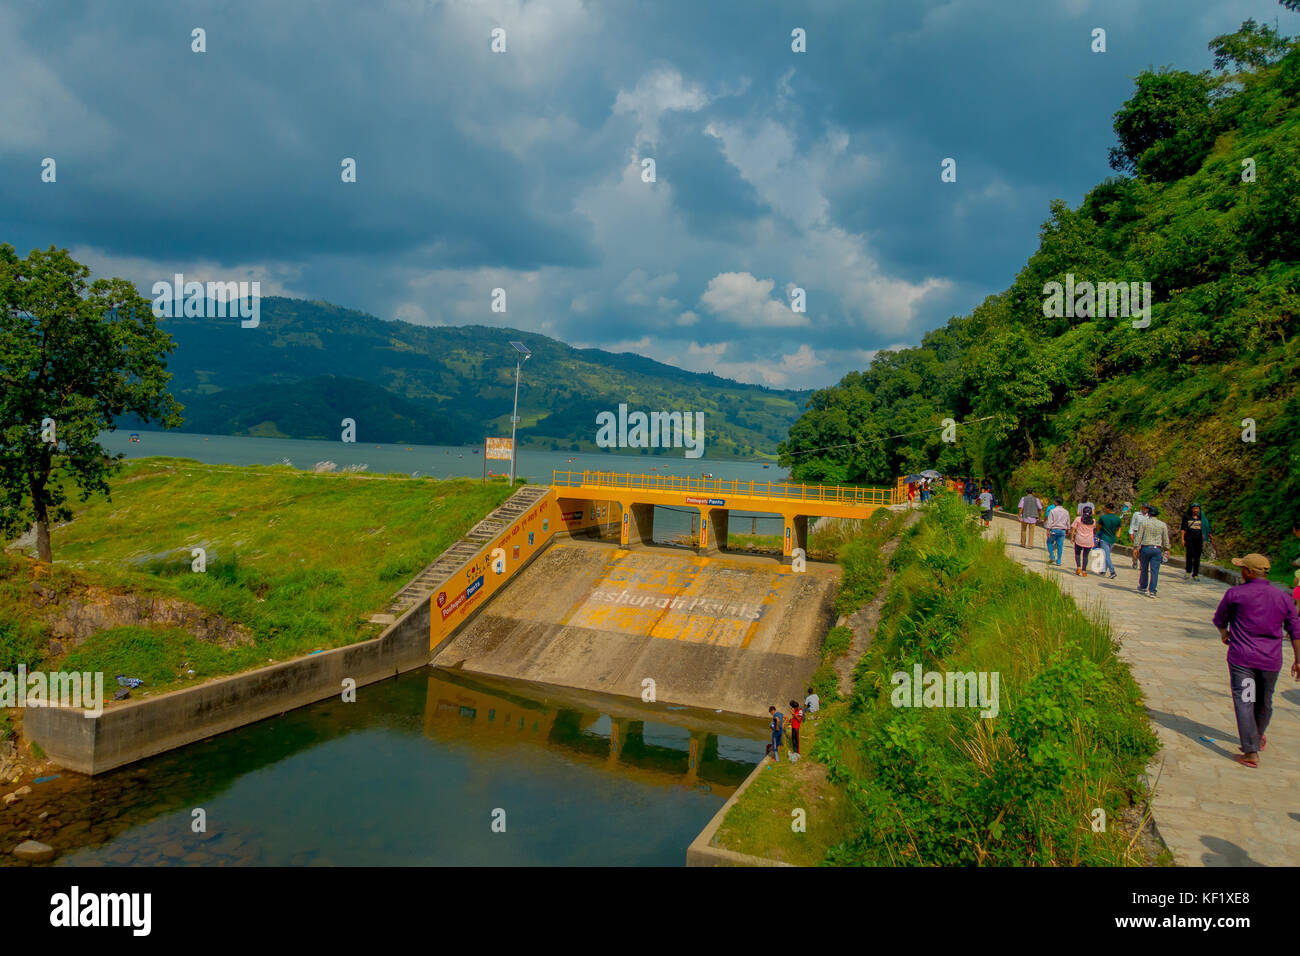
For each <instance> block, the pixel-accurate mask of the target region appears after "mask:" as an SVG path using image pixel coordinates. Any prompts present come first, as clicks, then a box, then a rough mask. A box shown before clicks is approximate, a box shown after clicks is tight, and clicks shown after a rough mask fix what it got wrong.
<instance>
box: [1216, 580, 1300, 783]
mask: <svg viewBox="0 0 1300 956" xmlns="http://www.w3.org/2000/svg"><path fill="white" fill-rule="evenodd" d="M1232 563H1233V564H1235V565H1236V566H1237V567H1239V568H1241V583H1240V584H1238V585H1235V586H1234V587H1230V588H1228V591H1227V593H1226V594H1224V595H1223V599H1222V600H1221V601H1219V607H1218V609H1217V610H1215V612H1214V626H1215V627H1217V628H1218V629H1219V637H1220V638H1222V640H1223V643H1224V644H1227V645H1228V680H1229V683H1230V685H1231V687H1232V706H1233V709H1234V710H1235V711H1236V713H1237V736H1238V737H1239V738H1240V740H1241V754H1240V755H1239V756H1238V757H1236V758H1235V759H1236V761H1237V762H1238V763H1240V764H1242V765H1243V766H1246V767H1258V766H1259V755H1260V751H1262V750H1263V749H1264V748H1265V747H1266V746H1267V745H1268V738H1267V737H1266V736H1265V731H1267V730H1268V723H1269V720H1270V718H1272V716H1273V689H1274V687H1276V686H1277V678H1278V674H1279V673H1281V670H1282V640H1283V637H1282V632H1283V630H1285V631H1286V633H1287V634H1288V635H1289V636H1290V638H1291V676H1292V677H1293V678H1295V679H1296V680H1298V681H1300V613H1298V612H1297V611H1296V607H1295V604H1294V603H1293V602H1291V601H1289V600H1287V596H1286V592H1285V591H1283V590H1281V589H1280V588H1275V587H1273V585H1272V584H1271V583H1270V582H1269V580H1268V572H1269V570H1270V568H1271V567H1272V565H1270V563H1269V560H1268V558H1266V557H1264V556H1263V555H1262V554H1248V555H1246V556H1245V557H1244V558H1233V559H1232Z"/></svg>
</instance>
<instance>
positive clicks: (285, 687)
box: [23, 599, 429, 774]
mask: <svg viewBox="0 0 1300 956" xmlns="http://www.w3.org/2000/svg"><path fill="white" fill-rule="evenodd" d="M428 662H429V601H428V599H425V600H423V601H421V602H420V603H419V604H417V605H416V606H415V607H413V608H411V610H409V611H408V612H407V613H406V614H404V615H403V616H402V617H401V618H400V619H399V620H397V621H396V622H394V623H393V624H392V625H391V626H389V628H388V629H387V630H386V631H384V633H383V634H381V635H380V636H379V637H377V638H373V639H372V640H369V641H363V642H361V643H359V644H349V645H348V646H346V647H337V648H333V649H331V650H327V651H322V652H321V653H319V654H311V655H308V656H306V657H299V658H295V659H294V660H291V661H284V662H282V663H278V664H271V665H268V666H266V667H260V668H258V669H257V670H255V671H248V672H246V673H243V674H235V675H233V676H231V677H221V678H217V679H215V680H212V681H209V682H207V683H205V684H200V685H198V686H196V687H187V688H185V689H184V690H177V691H172V692H170V693H166V694H162V695H161V696H158V697H151V698H148V699H146V700H132V701H127V702H125V703H121V704H111V705H109V706H106V708H105V710H104V712H103V713H102V714H100V715H99V716H98V717H86V716H85V715H84V713H83V712H82V711H80V710H69V709H64V708H40V707H33V708H30V709H28V710H27V711H26V712H25V713H24V714H23V732H24V734H25V736H26V737H27V738H28V739H29V740H34V741H35V742H36V743H38V744H39V745H40V746H41V747H42V748H43V749H44V750H45V752H46V754H48V755H49V757H50V758H51V759H52V760H54V761H55V762H56V763H58V764H59V765H60V766H62V767H66V768H67V769H69V770H75V771H78V772H79V773H86V774H97V773H104V772H105V771H107V770H112V769H114V768H116V767H121V766H123V765H124V764H129V763H133V762H134V761H137V760H143V759H144V758H146V757H152V756H154V755H155V754H160V753H163V752H165V751H168V750H172V749H174V748H176V747H182V746H184V745H186V744H191V743H194V742H196V741H199V740H203V739H204V738H207V737H211V736H214V735H215V734H219V733H224V732H225V731H227V730H234V729H235V728H236V727H242V726H244V725H245V724H251V723H254V722H255V721H258V720H262V719H263V718H266V717H274V716H276V715H278V714H283V713H285V712H286V711H290V710H293V709H294V708H295V707H302V706H304V705H306V704H312V703H315V702H316V701H318V700H324V699H326V698H328V697H333V696H335V695H336V694H341V693H342V692H343V680H344V679H345V678H351V679H352V680H354V681H356V683H357V686H358V687H360V686H362V685H364V684H371V683H374V682H375V681H379V680H384V679H385V678H388V677H394V676H396V675H397V674H400V673H402V672H403V671H408V670H414V669H415V668H417V667H423V666H424V665H425V664H427V663H428Z"/></svg>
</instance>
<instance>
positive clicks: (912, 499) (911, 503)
mask: <svg viewBox="0 0 1300 956" xmlns="http://www.w3.org/2000/svg"><path fill="white" fill-rule="evenodd" d="M907 507H908V508H915V507H916V485H915V484H914V483H913V482H910V481H909V482H908V483H907Z"/></svg>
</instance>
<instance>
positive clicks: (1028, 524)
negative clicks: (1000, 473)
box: [1018, 488, 1043, 548]
mask: <svg viewBox="0 0 1300 956" xmlns="http://www.w3.org/2000/svg"><path fill="white" fill-rule="evenodd" d="M1042 511H1043V503H1042V501H1040V500H1039V499H1038V498H1037V497H1036V496H1035V495H1034V490H1033V489H1032V488H1026V489H1025V496H1024V497H1023V498H1021V499H1020V505H1019V512H1018V514H1019V515H1020V547H1022V548H1025V547H1028V548H1033V546H1034V528H1035V527H1036V526H1037V524H1038V516H1039V515H1040V514H1042ZM1026 540H1028V542H1029V543H1028V544H1026V543H1025V542H1026Z"/></svg>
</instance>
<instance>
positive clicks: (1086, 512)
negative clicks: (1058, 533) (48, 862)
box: [1070, 507, 1097, 578]
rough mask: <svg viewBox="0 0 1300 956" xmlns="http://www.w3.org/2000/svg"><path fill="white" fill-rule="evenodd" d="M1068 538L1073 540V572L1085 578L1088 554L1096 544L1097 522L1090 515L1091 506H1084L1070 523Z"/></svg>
mask: <svg viewBox="0 0 1300 956" xmlns="http://www.w3.org/2000/svg"><path fill="white" fill-rule="evenodd" d="M1070 540H1071V541H1073V542H1074V573H1075V574H1076V575H1078V576H1079V577H1081V578H1086V577H1087V576H1088V555H1089V553H1090V552H1091V551H1092V549H1093V548H1094V547H1095V546H1096V544H1097V522H1096V520H1095V519H1094V518H1093V517H1092V508H1090V507H1085V508H1084V509H1083V510H1082V511H1080V512H1079V517H1077V518H1075V519H1074V524H1072V525H1070Z"/></svg>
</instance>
